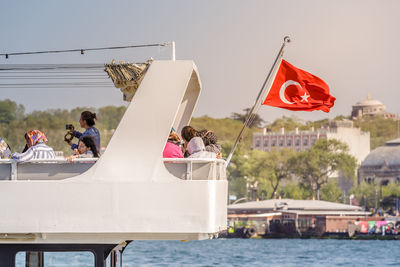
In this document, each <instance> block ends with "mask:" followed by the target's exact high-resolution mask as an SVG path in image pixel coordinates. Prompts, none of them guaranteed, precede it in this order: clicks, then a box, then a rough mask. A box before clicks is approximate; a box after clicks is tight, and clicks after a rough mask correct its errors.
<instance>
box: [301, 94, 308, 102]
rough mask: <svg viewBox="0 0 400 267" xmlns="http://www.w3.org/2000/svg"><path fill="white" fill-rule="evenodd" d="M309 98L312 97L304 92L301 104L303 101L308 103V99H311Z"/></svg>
mask: <svg viewBox="0 0 400 267" xmlns="http://www.w3.org/2000/svg"><path fill="white" fill-rule="evenodd" d="M309 97H310V95H307V92H304V95H302V96H301V100H300V102H303V101H306V102H308V99H307V98H309Z"/></svg>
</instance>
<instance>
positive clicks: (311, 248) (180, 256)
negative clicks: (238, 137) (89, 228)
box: [17, 239, 400, 267]
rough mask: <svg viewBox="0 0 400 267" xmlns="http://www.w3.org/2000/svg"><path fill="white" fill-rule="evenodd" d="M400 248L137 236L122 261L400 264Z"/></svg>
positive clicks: (52, 260) (48, 262)
mask: <svg viewBox="0 0 400 267" xmlns="http://www.w3.org/2000/svg"><path fill="white" fill-rule="evenodd" d="M399 252H400V241H396V240H394V241H388V240H386V241H380V240H363V241H362V240H319V239H216V240H203V241H189V242H180V241H134V242H132V243H131V244H129V245H128V247H127V248H126V250H125V252H124V254H123V266H124V267H128V266H400V253H399ZM118 256H119V255H118ZM22 261H23V257H22V256H21V255H17V262H18V263H19V265H17V266H24V265H23V263H22ZM93 262H94V261H93V256H92V255H91V254H90V253H78V254H76V253H75V255H60V254H59V253H54V254H47V255H46V254H45V266H52V267H53V266H54V267H56V266H57V267H58V266H73V267H78V266H79V267H81V266H82V267H83V266H85V267H86V266H93ZM118 266H119V262H118Z"/></svg>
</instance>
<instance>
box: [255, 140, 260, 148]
mask: <svg viewBox="0 0 400 267" xmlns="http://www.w3.org/2000/svg"><path fill="white" fill-rule="evenodd" d="M256 147H260V140H259V139H257V140H256Z"/></svg>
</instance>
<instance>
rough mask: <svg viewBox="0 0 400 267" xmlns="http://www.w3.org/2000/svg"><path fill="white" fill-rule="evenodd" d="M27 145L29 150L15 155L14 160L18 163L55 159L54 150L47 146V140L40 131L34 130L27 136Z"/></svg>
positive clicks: (13, 155)
mask: <svg viewBox="0 0 400 267" xmlns="http://www.w3.org/2000/svg"><path fill="white" fill-rule="evenodd" d="M25 140H26V145H27V146H28V149H27V150H26V151H25V152H23V153H17V152H15V153H13V154H12V157H11V158H12V159H15V160H16V161H17V162H25V161H29V160H33V159H55V158H56V155H55V153H54V150H53V149H52V148H51V147H49V146H48V145H46V143H47V141H48V140H47V138H46V135H45V134H44V133H42V132H41V131H39V130H32V131H29V132H27V133H26V134H25Z"/></svg>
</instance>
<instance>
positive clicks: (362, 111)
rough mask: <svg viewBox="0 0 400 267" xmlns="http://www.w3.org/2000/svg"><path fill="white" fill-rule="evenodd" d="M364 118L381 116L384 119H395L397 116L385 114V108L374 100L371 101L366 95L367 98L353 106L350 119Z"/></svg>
mask: <svg viewBox="0 0 400 267" xmlns="http://www.w3.org/2000/svg"><path fill="white" fill-rule="evenodd" d="M364 116H371V117H375V116H382V117H384V118H393V119H396V118H397V115H396V114H393V113H389V112H386V106H385V105H384V104H383V103H382V102H380V101H378V100H376V99H372V98H371V96H370V94H368V96H367V98H366V99H364V100H361V101H359V102H357V103H356V104H355V105H354V106H353V110H352V112H351V117H352V118H355V119H357V118H362V117H364Z"/></svg>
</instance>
